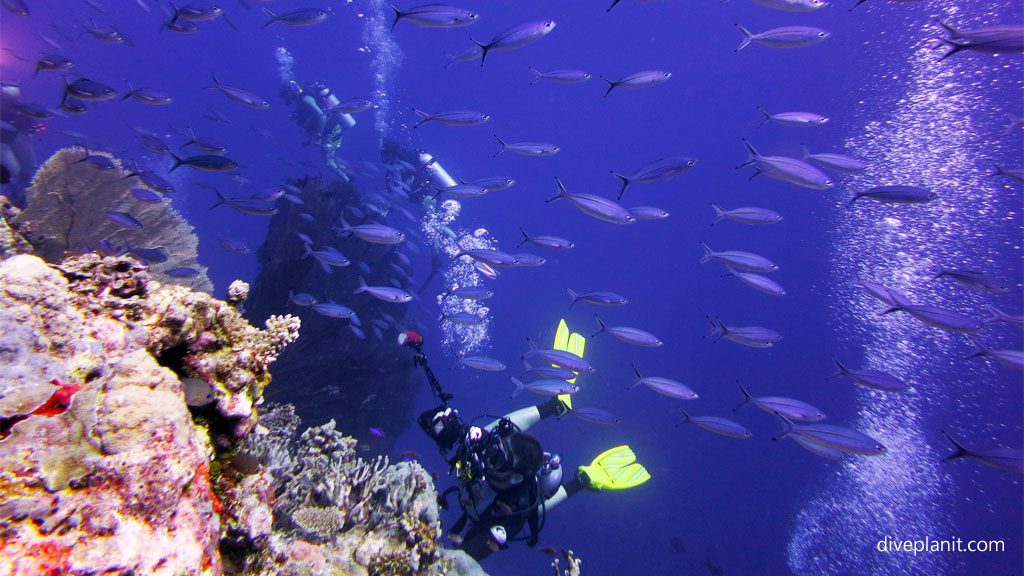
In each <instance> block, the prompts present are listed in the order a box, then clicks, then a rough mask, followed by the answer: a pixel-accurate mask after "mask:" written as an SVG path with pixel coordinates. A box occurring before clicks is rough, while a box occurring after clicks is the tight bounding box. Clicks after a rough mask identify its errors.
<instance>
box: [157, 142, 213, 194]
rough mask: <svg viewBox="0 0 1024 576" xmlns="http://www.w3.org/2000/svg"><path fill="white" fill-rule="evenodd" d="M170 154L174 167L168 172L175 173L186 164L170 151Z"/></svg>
mask: <svg viewBox="0 0 1024 576" xmlns="http://www.w3.org/2000/svg"><path fill="white" fill-rule="evenodd" d="M168 153H169V154H170V155H171V158H174V166H171V169H170V170H168V172H174V171H175V170H177V169H178V167H179V166H181V165H182V164H184V163H185V161H184V160H183V159H182V158H181V157H180V156H178V155H177V154H175V153H174V152H170V151H168ZM217 195H218V196H220V192H217Z"/></svg>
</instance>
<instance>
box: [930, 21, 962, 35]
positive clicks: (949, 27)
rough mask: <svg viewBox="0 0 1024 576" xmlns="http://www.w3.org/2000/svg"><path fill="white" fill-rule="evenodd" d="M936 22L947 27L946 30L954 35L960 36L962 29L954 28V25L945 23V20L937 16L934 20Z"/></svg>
mask: <svg viewBox="0 0 1024 576" xmlns="http://www.w3.org/2000/svg"><path fill="white" fill-rule="evenodd" d="M934 22H935V23H936V24H938V25H939V26H942V27H943V28H945V30H946V32H949V33H950V34H952V35H953V36H959V35H960V31H959V30H957V29H956V28H954V27H952V26H950V25H949V24H946V23H945V22H943V21H942V20H939V19H938V18H936V19H935V20H934Z"/></svg>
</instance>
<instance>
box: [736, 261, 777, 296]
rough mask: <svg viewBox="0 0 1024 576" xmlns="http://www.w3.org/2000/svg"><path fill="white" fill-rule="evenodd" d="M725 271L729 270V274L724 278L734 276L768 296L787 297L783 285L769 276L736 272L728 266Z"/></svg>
mask: <svg viewBox="0 0 1024 576" xmlns="http://www.w3.org/2000/svg"><path fill="white" fill-rule="evenodd" d="M725 269H726V270H728V271H729V273H728V274H723V276H732V277H733V278H736V279H737V280H739V281H740V282H742V283H744V284H746V285H747V286H750V287H751V288H753V289H754V290H757V291H758V292H764V293H765V294H768V295H770V296H785V295H786V290H785V289H784V288H783V287H782V286H781V285H779V283H778V282H776V281H774V280H772V279H771V278H769V277H767V276H762V275H760V274H754V273H753V272H740V271H739V270H736V269H734V268H731V267H729V266H726V267H725Z"/></svg>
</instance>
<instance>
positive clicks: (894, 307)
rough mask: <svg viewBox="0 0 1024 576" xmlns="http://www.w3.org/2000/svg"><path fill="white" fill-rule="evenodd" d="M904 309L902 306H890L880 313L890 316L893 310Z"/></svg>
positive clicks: (899, 310) (880, 314)
mask: <svg viewBox="0 0 1024 576" xmlns="http://www.w3.org/2000/svg"><path fill="white" fill-rule="evenodd" d="M902 310H903V307H902V306H890V307H888V308H886V309H885V310H882V311H881V312H879V313H878V315H879V316H888V315H889V314H892V313H893V312H901V311H902Z"/></svg>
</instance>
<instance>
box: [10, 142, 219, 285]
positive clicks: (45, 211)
mask: <svg viewBox="0 0 1024 576" xmlns="http://www.w3.org/2000/svg"><path fill="white" fill-rule="evenodd" d="M83 157H88V158H105V159H109V161H107V162H104V163H103V164H102V165H103V166H104V168H97V167H95V166H94V165H93V164H92V163H90V162H80V160H82V159H83ZM126 175H127V173H126V172H125V171H124V170H123V169H122V167H121V162H120V161H119V160H117V159H116V158H114V157H113V156H112V155H109V154H106V153H104V152H95V151H92V152H88V156H86V151H85V150H84V149H82V148H64V149H61V150H58V151H57V152H56V153H55V154H54V155H53V156H51V157H50V158H49V159H48V160H47V161H46V162H44V163H43V164H42V166H40V167H39V170H38V171H37V172H36V174H35V176H34V177H33V179H32V186H31V187H30V188H29V189H28V190H27V191H26V198H27V205H26V207H25V209H24V210H22V211H21V213H20V214H19V215H18V216H17V217H16V218H13V219H12V220H11V224H12V225H13V226H14V227H15V228H16V229H17V230H18V231H19V232H20V233H21V234H22V235H24V236H25V238H27V239H28V240H29V241H30V242H31V243H32V246H33V247H34V253H35V254H37V255H38V256H40V257H42V258H43V259H44V260H46V261H47V262H59V261H60V260H61V259H62V258H64V257H66V256H69V255H74V254H80V253H82V252H84V251H87V250H98V249H100V248H101V247H102V242H103V241H104V240H105V241H107V242H109V243H110V244H111V245H113V246H116V247H118V248H126V247H128V246H131V247H134V248H161V249H162V251H163V252H164V253H166V255H167V261H166V262H151V264H152V265H153V274H154V276H156V278H157V279H158V280H160V281H161V282H166V283H176V284H182V285H185V286H189V287H192V288H194V289H196V290H201V291H204V292H210V291H211V290H212V288H213V284H212V283H211V282H210V280H209V278H208V277H207V275H206V268H205V267H203V266H201V265H199V264H198V263H197V258H198V248H199V239H198V238H197V237H196V235H195V233H194V229H193V227H192V226H191V225H190V224H189V223H188V222H187V221H186V220H185V219H184V218H183V217H182V216H181V215H180V214H179V213H178V212H177V211H176V210H175V209H174V208H173V207H171V205H170V203H168V202H159V203H150V202H142V201H140V200H138V199H137V198H135V196H133V195H132V194H131V189H132V187H133V186H134V187H139V186H144V184H143V183H141V182H136V181H135V180H134V179H132V178H127V179H126V178H124V176H126ZM107 211H115V212H126V213H129V214H131V215H132V216H133V217H134V218H136V219H137V220H138V221H139V222H141V223H142V225H143V227H142V228H141V229H137V230H136V229H129V228H125V227H124V226H122V225H120V224H117V223H116V222H115V221H114V220H112V219H111V218H109V217H108V216H107ZM183 267H189V268H194V269H196V270H198V271H199V273H198V274H196V275H195V276H192V277H189V278H176V277H171V276H168V275H166V274H164V273H163V271H164V270H170V269H174V268H183Z"/></svg>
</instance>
